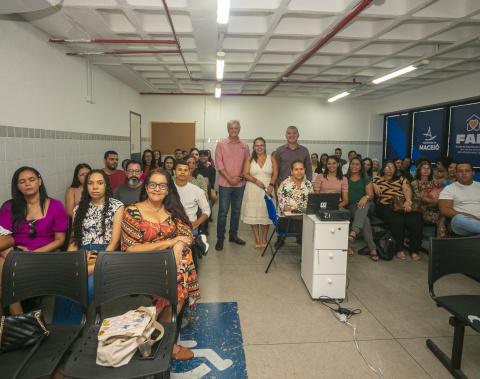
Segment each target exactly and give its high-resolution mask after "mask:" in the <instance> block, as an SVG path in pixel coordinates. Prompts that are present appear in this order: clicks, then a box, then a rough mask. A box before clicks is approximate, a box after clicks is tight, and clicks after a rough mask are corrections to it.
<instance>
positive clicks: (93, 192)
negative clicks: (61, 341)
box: [53, 170, 123, 324]
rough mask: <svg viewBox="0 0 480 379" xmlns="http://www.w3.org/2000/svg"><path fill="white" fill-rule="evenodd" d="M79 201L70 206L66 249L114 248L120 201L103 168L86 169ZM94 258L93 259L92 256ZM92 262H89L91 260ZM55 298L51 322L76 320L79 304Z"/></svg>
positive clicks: (90, 295)
mask: <svg viewBox="0 0 480 379" xmlns="http://www.w3.org/2000/svg"><path fill="white" fill-rule="evenodd" d="M85 183H86V185H85V186H84V189H83V192H82V198H81V200H80V203H79V204H78V205H77V206H76V207H75V208H74V209H73V212H74V217H73V233H72V236H71V238H70V245H69V246H68V251H76V250H86V251H87V252H89V253H91V254H93V255H95V254H96V253H98V252H99V251H115V250H117V248H118V246H119V243H120V234H121V230H122V217H123V204H122V202H120V201H119V200H117V199H115V198H113V194H112V190H111V188H110V181H109V180H108V176H107V174H105V172H104V171H103V170H93V171H90V172H89V173H88V174H87V176H86V178H85ZM93 262H94V260H93ZM93 262H92V263H93ZM94 268H95V265H94V264H89V265H88V305H89V306H90V304H91V302H92V301H93V270H94ZM71 304H72V302H71V301H63V300H59V299H58V298H57V299H56V301H55V311H54V316H53V322H54V323H67V324H79V323H80V321H81V317H82V312H81V307H80V305H79V304H77V303H74V304H73V306H72V305H71Z"/></svg>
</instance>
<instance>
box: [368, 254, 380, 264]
mask: <svg viewBox="0 0 480 379" xmlns="http://www.w3.org/2000/svg"><path fill="white" fill-rule="evenodd" d="M370 259H371V260H372V261H374V262H378V259H379V257H378V254H377V252H375V254H372V253H370Z"/></svg>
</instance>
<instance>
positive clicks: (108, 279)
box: [63, 249, 178, 379]
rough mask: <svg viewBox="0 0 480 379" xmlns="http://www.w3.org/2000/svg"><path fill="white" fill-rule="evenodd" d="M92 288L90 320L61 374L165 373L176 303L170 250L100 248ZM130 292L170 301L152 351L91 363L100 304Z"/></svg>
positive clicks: (125, 375) (173, 336)
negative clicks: (121, 362)
mask: <svg viewBox="0 0 480 379" xmlns="http://www.w3.org/2000/svg"><path fill="white" fill-rule="evenodd" d="M94 294H95V295H94V296H95V298H94V303H95V325H93V326H92V327H90V329H89V330H88V332H87V333H86V335H85V337H83V339H82V340H81V341H80V343H79V344H78V345H77V346H76V348H75V350H74V352H73V353H72V354H71V355H70V358H69V359H68V361H67V363H66V365H65V368H64V370H63V374H64V376H66V377H69V378H85V379H87V378H96V379H102V378H115V379H120V378H143V377H148V376H155V377H158V376H159V375H161V376H163V377H169V375H170V373H169V372H168V367H169V364H170V360H171V355H172V349H173V345H174V343H175V340H176V331H177V304H178V294H177V267H176V262H175V257H174V254H173V250H171V249H169V250H163V251H147V252H119V251H112V252H105V251H102V252H100V253H99V254H98V258H97V261H96V263H95V271H94ZM135 294H144V295H151V296H156V297H159V298H162V299H165V300H167V301H169V302H170V304H171V307H172V319H171V323H162V325H163V327H164V328H165V335H164V337H163V338H162V339H161V340H160V342H159V343H160V345H159V346H158V350H157V353H156V355H155V357H154V358H153V359H139V352H138V351H137V352H136V353H135V355H134V356H133V357H132V359H131V360H130V362H129V363H128V364H127V365H125V366H121V367H115V368H114V367H105V366H99V365H97V364H96V357H97V345H98V339H97V334H98V331H99V329H100V326H101V323H102V320H103V318H102V305H103V304H105V303H107V302H109V301H113V300H117V299H119V298H121V297H124V296H128V295H135ZM127 310H128V309H126V310H125V311H127ZM155 348H156V346H155V345H154V346H153V349H155ZM153 349H152V351H153Z"/></svg>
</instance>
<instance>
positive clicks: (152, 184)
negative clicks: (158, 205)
mask: <svg viewBox="0 0 480 379" xmlns="http://www.w3.org/2000/svg"><path fill="white" fill-rule="evenodd" d="M147 186H148V188H150V189H151V190H153V189H155V188H157V187H158V188H159V189H161V190H166V189H167V187H168V183H155V182H148V184H147Z"/></svg>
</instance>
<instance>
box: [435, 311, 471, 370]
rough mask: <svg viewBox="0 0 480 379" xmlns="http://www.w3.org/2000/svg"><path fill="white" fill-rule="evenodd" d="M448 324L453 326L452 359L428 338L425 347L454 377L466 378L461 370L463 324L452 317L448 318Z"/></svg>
mask: <svg viewBox="0 0 480 379" xmlns="http://www.w3.org/2000/svg"><path fill="white" fill-rule="evenodd" d="M449 322H450V325H453V326H454V328H455V329H454V334H453V346H452V359H450V358H449V357H448V356H447V355H446V354H445V353H444V352H443V351H442V350H440V348H439V347H438V346H437V345H436V344H435V343H434V342H433V341H432V340H430V339H428V340H427V347H428V348H429V349H430V350H431V351H432V353H433V354H435V356H436V357H437V359H438V360H439V361H440V362H441V363H442V364H443V365H444V366H445V368H446V369H447V370H448V371H449V372H450V373H451V374H452V376H453V377H454V378H457V379H466V378H467V377H466V376H465V374H464V373H463V372H462V371H461V369H460V366H461V363H462V352H463V338H464V335H465V325H464V324H463V323H462V322H461V321H459V320H457V319H456V318H454V317H451V318H450V321H449Z"/></svg>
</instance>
